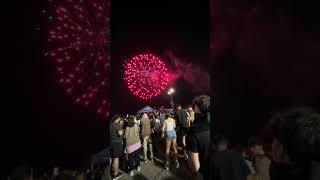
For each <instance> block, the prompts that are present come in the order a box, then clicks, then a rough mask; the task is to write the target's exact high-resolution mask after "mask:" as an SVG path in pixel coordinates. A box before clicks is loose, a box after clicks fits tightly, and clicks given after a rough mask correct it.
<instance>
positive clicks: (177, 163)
mask: <svg viewBox="0 0 320 180" xmlns="http://www.w3.org/2000/svg"><path fill="white" fill-rule="evenodd" d="M179 167H180V164H179V161H176V168H177V169H178V168H179Z"/></svg>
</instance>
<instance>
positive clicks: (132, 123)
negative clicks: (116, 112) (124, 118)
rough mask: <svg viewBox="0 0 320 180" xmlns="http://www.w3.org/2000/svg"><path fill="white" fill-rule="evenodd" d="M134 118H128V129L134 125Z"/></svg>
mask: <svg viewBox="0 0 320 180" xmlns="http://www.w3.org/2000/svg"><path fill="white" fill-rule="evenodd" d="M134 121H135V117H134V116H129V117H128V127H133V126H134V125H135V122H134Z"/></svg>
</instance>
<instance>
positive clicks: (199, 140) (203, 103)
mask: <svg viewBox="0 0 320 180" xmlns="http://www.w3.org/2000/svg"><path fill="white" fill-rule="evenodd" d="M193 106H194V112H195V115H194V116H195V118H194V121H193V123H192V125H191V126H190V129H189V133H188V136H187V150H188V156H189V157H188V165H189V168H190V169H191V170H192V172H193V173H194V175H195V176H198V174H199V173H200V174H201V175H202V176H203V178H204V179H209V151H210V108H211V104H210V97H209V96H206V95H202V96H198V97H196V98H195V99H194V100H193Z"/></svg>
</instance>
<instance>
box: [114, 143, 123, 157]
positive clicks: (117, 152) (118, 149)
mask: <svg viewBox="0 0 320 180" xmlns="http://www.w3.org/2000/svg"><path fill="white" fill-rule="evenodd" d="M122 153H123V144H122V142H112V143H111V157H112V158H119V157H120V156H121V155H122Z"/></svg>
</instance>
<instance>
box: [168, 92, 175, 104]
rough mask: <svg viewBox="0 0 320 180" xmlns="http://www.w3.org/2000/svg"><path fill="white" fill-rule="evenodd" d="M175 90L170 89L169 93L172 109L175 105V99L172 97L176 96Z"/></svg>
mask: <svg viewBox="0 0 320 180" xmlns="http://www.w3.org/2000/svg"><path fill="white" fill-rule="evenodd" d="M174 92H175V91H174V89H173V88H170V89H169V91H168V95H169V96H170V105H171V107H172V108H173V106H174V104H173V99H172V95H173V94H174Z"/></svg>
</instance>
